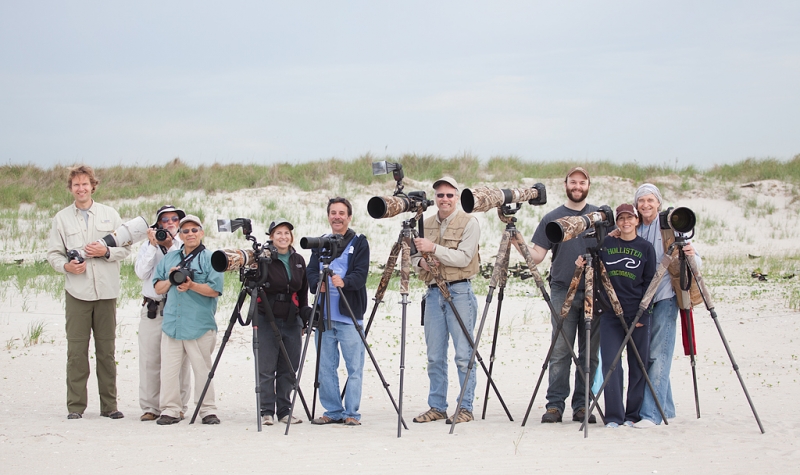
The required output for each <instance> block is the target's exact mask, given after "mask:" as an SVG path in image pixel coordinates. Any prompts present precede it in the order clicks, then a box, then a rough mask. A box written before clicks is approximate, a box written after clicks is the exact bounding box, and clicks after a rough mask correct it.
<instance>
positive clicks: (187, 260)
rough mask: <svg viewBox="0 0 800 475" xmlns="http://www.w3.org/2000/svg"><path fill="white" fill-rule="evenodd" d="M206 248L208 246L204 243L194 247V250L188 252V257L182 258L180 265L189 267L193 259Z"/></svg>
mask: <svg viewBox="0 0 800 475" xmlns="http://www.w3.org/2000/svg"><path fill="white" fill-rule="evenodd" d="M205 249H206V247H205V246H204V245H203V244H200V245H199V246H197V247H196V248H194V250H193V251H192V252H190V253H189V254H187V255H186V257H184V258H183V260H181V261H180V262H179V263H178V267H189V263H190V262H192V260H193V259H194V258H195V257H197V255H198V254H200V253H201V252H203V251H204V250H205Z"/></svg>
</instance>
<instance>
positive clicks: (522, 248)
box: [513, 233, 544, 289]
mask: <svg viewBox="0 0 800 475" xmlns="http://www.w3.org/2000/svg"><path fill="white" fill-rule="evenodd" d="M513 239H514V240H515V241H516V242H517V249H519V252H520V253H521V254H522V257H523V258H524V259H525V262H526V263H527V264H528V271H529V272H530V273H531V275H532V276H533V280H534V281H535V282H536V286H537V287H539V288H540V289H541V288H543V287H544V280H543V279H542V276H541V274H539V269H538V268H537V267H536V263H535V262H534V261H533V256H532V255H531V250H530V248H529V247H528V243H526V242H525V240H524V239H523V238H522V234H520V233H514V238H513Z"/></svg>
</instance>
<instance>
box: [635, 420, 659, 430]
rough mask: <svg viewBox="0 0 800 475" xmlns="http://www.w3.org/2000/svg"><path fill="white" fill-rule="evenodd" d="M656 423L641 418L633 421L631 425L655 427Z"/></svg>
mask: <svg viewBox="0 0 800 475" xmlns="http://www.w3.org/2000/svg"><path fill="white" fill-rule="evenodd" d="M655 426H656V423H655V422H653V421H651V420H650V419H642V420H641V421H639V422H637V423H635V424H634V425H633V427H634V428H636V429H650V428H651V427H655Z"/></svg>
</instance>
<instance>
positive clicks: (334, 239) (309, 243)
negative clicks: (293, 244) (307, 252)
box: [300, 234, 344, 251]
mask: <svg viewBox="0 0 800 475" xmlns="http://www.w3.org/2000/svg"><path fill="white" fill-rule="evenodd" d="M342 241H344V236H341V235H339V234H324V235H322V236H320V237H304V238H301V239H300V247H302V248H303V249H323V248H324V249H327V250H329V251H334V250H336V249H338V248H339V247H340V246H341V245H342Z"/></svg>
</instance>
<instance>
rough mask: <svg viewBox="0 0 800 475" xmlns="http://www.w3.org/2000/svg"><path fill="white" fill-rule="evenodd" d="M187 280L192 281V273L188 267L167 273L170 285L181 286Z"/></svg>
mask: <svg viewBox="0 0 800 475" xmlns="http://www.w3.org/2000/svg"><path fill="white" fill-rule="evenodd" d="M187 278H189V279H191V280H194V271H193V270H192V269H190V268H188V267H179V268H177V269H175V270H174V271H172V272H170V273H169V283H170V284H172V285H181V284H183V283H184V282H186V279H187Z"/></svg>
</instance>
